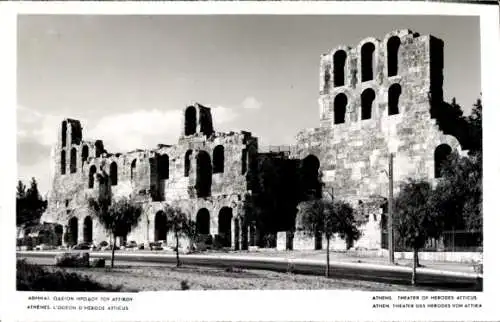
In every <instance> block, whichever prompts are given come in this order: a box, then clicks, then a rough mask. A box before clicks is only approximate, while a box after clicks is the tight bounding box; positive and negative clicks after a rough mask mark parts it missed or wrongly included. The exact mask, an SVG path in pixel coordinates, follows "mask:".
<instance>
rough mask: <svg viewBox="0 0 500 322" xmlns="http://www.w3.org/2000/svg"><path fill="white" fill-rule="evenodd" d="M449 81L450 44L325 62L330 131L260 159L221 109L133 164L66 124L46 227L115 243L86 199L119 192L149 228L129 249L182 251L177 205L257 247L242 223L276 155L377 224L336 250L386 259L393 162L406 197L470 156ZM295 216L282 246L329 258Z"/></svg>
mask: <svg viewBox="0 0 500 322" xmlns="http://www.w3.org/2000/svg"><path fill="white" fill-rule="evenodd" d="M442 83H443V42H442V41H441V40H439V39H437V38H435V37H433V36H429V35H419V34H417V33H414V32H412V31H410V30H397V31H393V32H391V33H389V34H387V35H386V36H385V37H384V39H383V40H382V41H380V40H378V39H375V38H366V39H364V40H362V41H361V42H360V43H359V44H357V45H356V46H355V47H348V46H338V47H336V48H334V49H332V50H330V51H329V52H328V53H325V54H323V55H322V56H321V60H320V88H319V99H318V103H319V126H318V127H317V128H313V129H305V130H303V131H301V132H300V133H298V135H297V142H296V145H295V146H293V147H292V148H291V150H290V151H289V152H288V153H274V154H273V153H267V154H264V153H259V150H258V139H257V138H256V137H254V136H252V134H251V133H250V132H245V131H241V132H239V133H235V132H230V133H218V132H216V131H215V128H214V124H213V120H212V114H211V110H210V108H209V107H205V106H202V105H200V104H198V103H196V104H193V105H190V106H188V107H186V108H185V110H184V113H183V123H184V127H183V129H182V133H181V135H180V137H179V139H178V142H177V144H175V145H164V144H160V145H158V147H157V148H156V149H151V150H141V149H137V150H135V151H131V152H128V153H122V154H113V153H109V152H108V151H107V150H106V149H105V148H104V143H103V141H101V140H97V141H88V140H84V139H83V129H82V126H81V124H80V122H79V121H77V120H72V119H65V120H63V121H62V123H61V130H60V133H59V137H58V141H57V144H56V145H55V146H54V148H53V154H52V159H51V167H52V169H51V170H52V175H51V189H50V192H49V196H48V208H47V211H46V213H45V214H44V215H43V217H42V220H43V221H46V222H55V223H59V224H60V225H62V227H63V230H64V231H71V232H72V233H71V235H72V238H73V239H74V240H73V242H74V243H76V242H81V241H84V242H94V243H96V244H98V243H99V242H101V241H104V240H109V236H107V235H106V233H105V231H103V229H102V228H101V227H100V225H99V224H98V222H97V221H96V220H94V219H93V218H92V216H91V214H90V213H89V211H88V209H87V206H86V205H87V203H86V200H87V199H88V198H89V197H96V196H98V194H99V193H102V191H103V189H105V188H106V187H109V186H110V189H111V191H112V195H113V196H116V197H119V196H128V197H131V198H134V199H135V200H138V201H141V202H142V203H143V205H144V218H142V220H141V221H140V223H139V226H138V227H137V228H136V229H134V230H133V231H132V232H131V233H130V234H129V236H127V239H128V240H136V241H153V240H167V242H168V241H173V238H171V237H167V236H169V235H170V233H169V232H167V229H166V227H165V214H164V213H163V212H162V207H163V205H164V204H165V203H168V204H170V205H174V206H179V207H181V208H182V209H183V210H184V211H185V212H186V213H187V214H189V215H190V216H191V218H192V219H193V220H194V221H196V227H197V230H198V233H199V234H200V235H203V236H208V235H211V236H212V237H218V238H219V239H220V241H221V243H222V245H223V246H226V247H232V248H234V249H240V248H245V247H246V245H248V244H250V245H252V244H255V238H253V235H254V234H255V230H256V229H255V227H252V226H247V225H246V224H243V221H241V217H242V216H241V215H242V214H241V209H242V205H243V202H244V200H245V198H246V196H248V195H252V194H254V193H256V192H255V189H254V190H252V189H251V188H252V187H251V182H252V180H255V176H257V175H258V173H257V172H258V171H255V170H254V171H250V168H251V165H252V164H256V163H257V162H258V160H260V159H262V158H264V157H265V158H270V159H271V160H274V161H273V164H274V166H275V167H282V166H287V165H289V162H288V161H286V160H289V161H290V162H292V163H293V164H297V166H298V167H299V168H300V171H302V173H303V174H304V173H305V174H307V176H309V177H310V178H312V179H311V180H306V181H303V182H300V184H301V185H302V187H301V189H305V190H307V189H311V190H313V191H316V193H319V191H320V190H321V189H323V190H328V191H333V194H334V195H335V198H340V199H343V200H347V201H349V202H351V203H352V204H353V206H354V207H355V208H356V209H357V211H358V212H361V216H362V217H364V218H365V219H366V220H365V221H364V223H363V225H362V227H361V230H362V232H363V235H362V237H361V239H360V240H358V241H356V242H355V243H354V244H352V243H346V242H345V241H342V240H337V242H336V244H334V246H333V247H334V248H339V249H346V248H348V247H360V248H367V249H380V248H381V247H382V229H381V226H382V225H381V222H382V221H383V218H384V216H385V212H386V206H385V204H386V196H387V195H388V184H389V180H388V177H387V168H388V163H389V155H390V154H391V153H392V154H393V155H394V187H395V188H396V189H397V187H398V184H399V183H401V182H402V181H403V180H405V179H406V178H408V177H412V178H421V179H428V180H431V181H432V180H434V179H435V178H437V177H439V175H440V169H439V168H440V164H441V161H442V160H444V159H445V158H446V157H447V156H448V155H449V154H450V153H451V152H452V151H457V152H459V153H460V152H461V146H460V143H459V141H458V140H457V139H456V138H455V137H454V136H452V135H449V134H444V133H443V132H442V131H441V130H440V128H439V126H438V124H437V122H436V119H435V118H433V116H432V115H431V111H432V109H435V108H439V106H440V104H441V103H442V100H443V90H442ZM283 160H285V161H286V162H284V161H283ZM277 170H278V169H277ZM318 177H321V180H322V182H323V183H324V186H323V187H322V188H320V187H318V186H317V180H315V179H317V178H318ZM318 196H320V195H318ZM284 212H285V211H284ZM295 213H296V209H295V210H294V211H289V210H287V211H286V213H285V214H284V216H285V217H286V218H292V220H291V222H292V224H291V225H288V226H290V227H288V228H286V229H282V230H289V232H288V233H286V234H284V233H280V234H278V242H277V244H278V248H280V247H281V248H292V247H294V248H295V249H297V248H298V249H301V248H302V249H304V248H321V247H322V244H323V243H324V241H321V240H319V241H318V240H316V241H313V240H312V239H311V238H310V237H307V236H305V235H304V234H303V233H301V232H300V231H297V232H295V236H294V235H293V231H294V230H295V227H294V224H293V222H294V220H295V215H296V214H295ZM249 235H250V236H249ZM285 235H286V236H285ZM284 238H286V239H287V241H286V243H285V242H284V241H283V240H284ZM291 239H293V242H292V241H291ZM285 244H286V246H284V245H285ZM348 244H349V245H348ZM280 245H281V246H280ZM294 245H295V246H294Z"/></svg>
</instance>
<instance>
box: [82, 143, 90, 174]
mask: <svg viewBox="0 0 500 322" xmlns="http://www.w3.org/2000/svg"><path fill="white" fill-rule="evenodd" d="M88 157H89V147H88V146H87V145H84V146H83V148H82V168H83V164H84V163H85V161H87V159H88Z"/></svg>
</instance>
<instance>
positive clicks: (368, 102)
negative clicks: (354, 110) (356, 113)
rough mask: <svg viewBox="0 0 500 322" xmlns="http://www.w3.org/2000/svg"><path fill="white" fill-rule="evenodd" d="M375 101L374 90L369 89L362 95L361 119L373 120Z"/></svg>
mask: <svg viewBox="0 0 500 322" xmlns="http://www.w3.org/2000/svg"><path fill="white" fill-rule="evenodd" d="M374 99H375V92H374V91H373V89H371V88H368V89H365V90H364V91H363V93H362V94H361V119H362V120H368V119H371V118H372V110H373V100H374Z"/></svg>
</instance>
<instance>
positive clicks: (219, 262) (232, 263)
mask: <svg viewBox="0 0 500 322" xmlns="http://www.w3.org/2000/svg"><path fill="white" fill-rule="evenodd" d="M55 254H56V253H55V252H18V254H17V257H18V258H28V259H29V260H30V261H34V262H36V263H39V264H42V265H48V264H53V263H54V256H55ZM91 257H104V258H107V259H108V258H110V257H111V254H110V253H109V252H91ZM175 260H176V259H175V255H173V254H154V253H148V254H140V253H135V254H127V253H121V252H117V253H116V254H115V263H116V265H134V266H138V265H140V266H151V265H154V266H158V265H171V264H174V263H175ZM181 261H182V263H183V264H186V265H197V266H218V267H241V268H247V269H265V270H273V271H278V272H286V271H289V270H290V268H291V270H292V271H293V272H294V273H298V274H312V275H323V274H324V272H325V264H324V262H320V261H313V260H300V259H285V258H265V257H257V256H252V257H250V256H247V257H243V256H230V255H217V256H215V255H197V254H196V255H193V254H191V255H181ZM330 274H331V276H332V277H336V278H344V279H354V280H366V281H376V282H383V283H390V284H403V285H404V284H409V283H410V281H411V268H409V267H401V266H387V265H374V264H355V263H342V262H332V263H331V264H330ZM417 276H418V283H419V284H420V285H422V286H430V287H432V288H435V289H436V290H453V291H481V290H482V277H477V276H475V275H474V274H466V273H458V272H442V271H437V270H431V269H418V275H417Z"/></svg>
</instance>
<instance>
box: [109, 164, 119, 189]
mask: <svg viewBox="0 0 500 322" xmlns="http://www.w3.org/2000/svg"><path fill="white" fill-rule="evenodd" d="M109 176H110V178H111V185H112V186H116V185H117V184H118V167H117V166H116V163H115V162H113V163H111V165H110V166H109Z"/></svg>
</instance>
